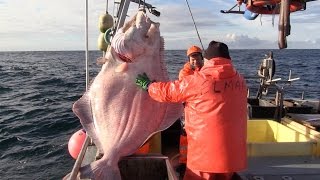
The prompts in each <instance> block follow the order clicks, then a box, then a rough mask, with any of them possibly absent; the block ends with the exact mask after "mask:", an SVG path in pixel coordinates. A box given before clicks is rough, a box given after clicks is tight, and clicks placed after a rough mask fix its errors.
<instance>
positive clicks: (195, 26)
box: [186, 0, 204, 50]
mask: <svg viewBox="0 0 320 180" xmlns="http://www.w3.org/2000/svg"><path fill="white" fill-rule="evenodd" d="M186 3H187V5H188V8H189V12H190V15H191V18H192V21H193V25H194V28H195V29H196V32H197V35H198V38H199V41H200V44H201V47H202V50H204V47H203V44H202V41H201V38H200V35H199V32H198V28H197V25H196V22H195V21H194V18H193V15H192V12H191V9H190V6H189V2H188V0H186Z"/></svg>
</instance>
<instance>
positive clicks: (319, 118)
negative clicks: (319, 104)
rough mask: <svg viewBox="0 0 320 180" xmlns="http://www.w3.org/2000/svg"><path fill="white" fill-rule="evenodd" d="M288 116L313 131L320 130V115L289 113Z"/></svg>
mask: <svg viewBox="0 0 320 180" xmlns="http://www.w3.org/2000/svg"><path fill="white" fill-rule="evenodd" d="M287 116H288V117H289V118H290V119H292V120H294V121H296V122H299V123H300V124H303V125H305V126H307V127H309V128H311V129H314V130H317V131H319V130H320V114H295V113H288V114H287Z"/></svg>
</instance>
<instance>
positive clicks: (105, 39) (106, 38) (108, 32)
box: [104, 28, 112, 45]
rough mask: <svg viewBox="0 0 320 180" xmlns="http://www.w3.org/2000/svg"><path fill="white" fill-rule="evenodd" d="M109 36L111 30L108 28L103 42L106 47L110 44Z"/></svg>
mask: <svg viewBox="0 0 320 180" xmlns="http://www.w3.org/2000/svg"><path fill="white" fill-rule="evenodd" d="M111 36H112V29H111V28H109V29H107V31H106V32H105V33H104V41H105V42H106V43H107V44H108V45H110V44H111V41H110V39H111Z"/></svg>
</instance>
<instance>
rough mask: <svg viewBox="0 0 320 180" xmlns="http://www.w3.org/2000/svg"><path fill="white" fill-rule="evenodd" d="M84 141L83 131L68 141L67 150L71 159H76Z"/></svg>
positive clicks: (76, 133) (84, 134)
mask: <svg viewBox="0 0 320 180" xmlns="http://www.w3.org/2000/svg"><path fill="white" fill-rule="evenodd" d="M85 139H86V133H85V131H84V130H83V129H80V130H79V131H77V132H75V133H74V134H73V135H72V136H71V138H70V139H69V143H68V150H69V154H70V155H71V156H72V157H73V159H77V157H78V155H79V153H80V151H81V148H82V145H83V143H84V141H85Z"/></svg>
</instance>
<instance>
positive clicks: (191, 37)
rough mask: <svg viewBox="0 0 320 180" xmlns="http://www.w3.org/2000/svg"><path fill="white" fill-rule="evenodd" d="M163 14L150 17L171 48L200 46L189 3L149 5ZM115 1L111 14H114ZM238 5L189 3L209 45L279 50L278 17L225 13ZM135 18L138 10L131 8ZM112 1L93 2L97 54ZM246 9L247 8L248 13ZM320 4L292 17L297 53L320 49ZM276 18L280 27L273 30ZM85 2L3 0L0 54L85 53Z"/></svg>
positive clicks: (209, 0)
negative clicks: (101, 25)
mask: <svg viewBox="0 0 320 180" xmlns="http://www.w3.org/2000/svg"><path fill="white" fill-rule="evenodd" d="M146 2H147V3H150V4H152V5H153V6H155V7H156V8H157V10H158V11H160V12H161V16H160V17H159V18H158V17H155V16H153V15H151V14H150V15H149V16H150V18H151V19H152V20H153V21H157V22H160V24H161V25H160V29H161V34H162V36H163V37H164V39H165V44H166V46H165V48H166V49H186V48H187V47H188V46H190V45H192V44H196V45H199V46H200V42H199V40H198V38H197V34H196V31H195V29H194V25H193V22H192V19H191V16H190V14H189V11H188V7H187V5H186V1H185V0H146ZM112 3H113V1H112V0H110V2H109V13H110V14H113V5H112ZM235 3H236V0H189V4H190V6H191V10H192V13H193V15H194V18H195V21H196V24H197V26H198V30H199V34H200V36H201V39H202V42H203V44H204V46H206V45H207V44H208V42H209V41H211V40H218V41H223V42H225V43H227V44H228V45H229V46H230V48H231V49H264V48H266V49H277V48H278V45H277V39H278V30H277V29H278V28H277V27H278V16H277V15H276V16H275V17H274V18H273V16H272V15H263V16H262V17H260V16H259V17H258V18H257V19H256V20H254V21H248V20H246V19H245V18H244V17H242V15H235V14H221V13H220V10H227V9H229V8H231V7H232V6H233V5H235ZM131 4H132V5H133V6H131V9H130V11H129V13H128V15H129V16H132V15H133V14H134V13H135V12H136V11H137V6H136V5H135V4H134V3H131ZM105 8H106V0H89V48H90V50H97V49H98V48H97V38H98V35H99V29H98V25H97V24H98V17H99V15H100V14H103V13H104V12H105ZM243 8H244V7H242V9H243ZM319 9H320V1H314V2H310V3H308V4H307V10H306V11H299V12H296V13H293V14H292V15H291V35H290V36H289V37H288V47H289V48H291V49H304V48H305V49H309V48H316V49H319V48H320V33H319V31H320V11H319ZM273 19H274V25H273V23H272V22H273ZM84 23H85V0H25V1H23V0H0V51H12V50H14V51H24V50H26V51H32V50H36V51H42V50H84V49H85V29H84V27H85V24H84Z"/></svg>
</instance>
